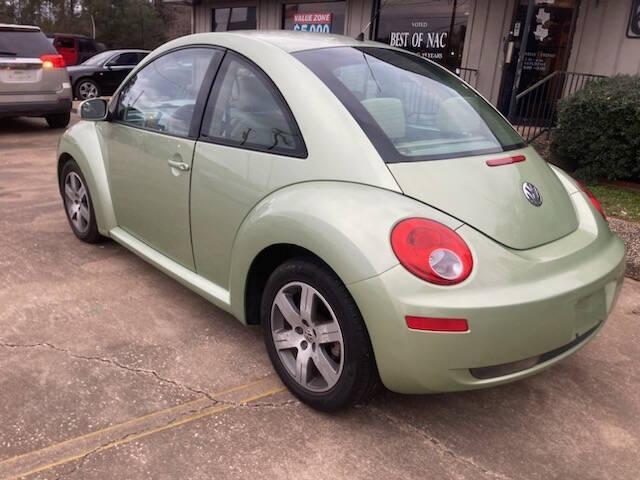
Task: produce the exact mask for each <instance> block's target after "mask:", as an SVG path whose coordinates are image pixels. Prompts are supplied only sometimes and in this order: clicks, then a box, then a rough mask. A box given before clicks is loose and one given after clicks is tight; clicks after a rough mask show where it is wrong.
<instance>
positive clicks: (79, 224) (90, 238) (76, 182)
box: [59, 160, 104, 243]
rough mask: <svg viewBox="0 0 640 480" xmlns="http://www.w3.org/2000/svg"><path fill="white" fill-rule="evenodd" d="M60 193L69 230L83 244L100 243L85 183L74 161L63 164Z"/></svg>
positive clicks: (100, 238)
mask: <svg viewBox="0 0 640 480" xmlns="http://www.w3.org/2000/svg"><path fill="white" fill-rule="evenodd" d="M59 181H60V191H61V192H62V199H63V202H64V210H65V212H66V214H67V220H68V221H69V226H70V227H71V230H72V231H73V233H74V234H75V236H76V237H78V238H79V239H80V240H82V241H83V242H87V243H100V242H102V241H103V240H104V237H103V236H102V235H100V233H99V232H98V224H97V222H96V215H95V212H94V210H93V203H92V202H91V194H90V192H89V189H88V188H87V182H86V181H85V179H84V176H83V175H82V172H81V171H80V167H78V164H77V163H76V162H75V161H74V160H69V161H67V163H65V164H64V166H63V167H62V170H61V172H60V179H59Z"/></svg>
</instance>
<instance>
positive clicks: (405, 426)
mask: <svg viewBox="0 0 640 480" xmlns="http://www.w3.org/2000/svg"><path fill="white" fill-rule="evenodd" d="M369 410H371V411H372V412H373V413H374V414H376V415H377V416H378V417H379V418H381V419H383V420H386V421H387V422H389V423H391V424H392V425H393V426H395V427H396V428H398V429H400V430H402V431H404V432H407V433H413V434H417V435H419V436H420V437H422V438H423V439H425V440H426V441H427V442H429V443H430V444H431V445H433V446H434V447H435V449H436V450H437V451H438V452H439V453H440V454H441V455H446V456H449V457H451V458H453V459H454V460H456V461H459V462H461V463H464V464H465V465H467V466H469V467H472V468H474V469H476V470H479V471H481V472H482V473H483V474H485V475H487V476H490V477H491V478H496V479H500V480H513V479H512V477H509V476H507V475H504V474H503V473H500V472H495V471H493V470H490V469H488V468H486V467H483V466H482V465H480V464H479V463H478V462H476V461H475V460H474V459H473V458H470V457H466V456H464V455H460V454H459V453H457V452H456V451H454V450H452V449H451V448H450V447H448V446H447V445H445V444H444V443H443V442H442V441H441V440H439V439H437V438H436V437H434V436H433V435H430V434H429V433H428V432H427V431H425V430H424V429H422V428H418V427H415V426H413V425H411V424H409V423H407V422H406V421H404V420H402V419H400V418H398V417H396V416H395V415H392V414H390V413H387V412H385V411H382V410H380V409H379V408H377V407H369Z"/></svg>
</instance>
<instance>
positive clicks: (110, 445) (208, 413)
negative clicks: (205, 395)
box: [14, 387, 286, 478]
mask: <svg viewBox="0 0 640 480" xmlns="http://www.w3.org/2000/svg"><path fill="white" fill-rule="evenodd" d="M285 390H286V388H284V387H278V388H273V389H271V390H267V391H266V392H262V393H259V394H257V395H253V396H251V397H248V398H244V399H242V400H240V401H239V402H238V403H237V404H235V403H234V404H227V405H219V406H214V407H211V408H207V409H205V410H203V411H201V412H199V413H197V414H194V415H190V416H187V417H183V418H181V419H179V420H176V421H175V422H172V423H169V424H168V425H163V426H161V427H156V428H151V429H149V430H144V431H142V432H140V433H137V434H134V435H130V436H128V437H126V438H123V439H121V440H115V441H113V442H111V443H108V444H106V445H102V446H100V447H98V448H90V449H86V450H85V451H83V452H81V453H78V454H76V455H72V456H69V457H66V458H62V459H60V460H57V461H55V462H52V463H49V464H47V465H42V466H40V467H37V468H34V469H33V470H30V471H28V472H24V473H21V474H20V475H19V476H18V477H14V478H23V477H27V476H29V475H33V474H34V473H39V472H42V471H44V470H49V469H51V468H54V467H58V466H60V465H64V464H65V463H69V462H73V461H74V460H79V459H81V458H82V457H84V456H85V455H87V454H89V453H98V452H103V451H105V450H109V449H111V448H114V447H117V446H119V445H124V444H127V443H130V442H133V441H135V440H139V439H141V438H144V437H147V436H149V435H153V434H154V433H159V432H163V431H164V430H169V429H171V428H175V427H179V426H181V425H184V424H185V423H190V422H193V421H195V420H199V419H201V418H204V417H210V416H212V415H215V414H216V413H221V412H224V411H225V410H229V409H231V408H235V407H237V406H239V405H245V404H248V403H250V402H253V401H255V400H259V399H261V398H264V397H268V396H270V395H274V394H276V393H279V392H283V391H285Z"/></svg>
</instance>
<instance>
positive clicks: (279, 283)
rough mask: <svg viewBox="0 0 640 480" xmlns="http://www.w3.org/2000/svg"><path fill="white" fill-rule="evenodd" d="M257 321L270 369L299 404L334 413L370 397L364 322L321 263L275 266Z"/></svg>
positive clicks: (373, 375)
mask: <svg viewBox="0 0 640 480" xmlns="http://www.w3.org/2000/svg"><path fill="white" fill-rule="evenodd" d="M261 316H262V324H263V328H264V335H265V343H266V346H267V351H268V353H269V357H270V358H271V361H272V362H273V365H274V368H275V370H276V371H277V372H278V375H279V376H280V378H281V379H282V381H283V382H284V383H285V384H286V385H287V387H289V389H290V390H291V392H292V393H293V394H294V395H295V396H297V397H298V398H299V399H300V400H301V401H303V402H304V403H306V404H308V405H310V406H312V407H314V408H317V409H319V410H324V411H335V410H339V409H341V408H345V407H347V406H349V405H353V404H356V403H361V402H364V401H366V400H367V399H368V398H369V397H370V396H371V395H372V394H373V392H374V391H375V388H376V386H377V385H378V383H379V380H378V373H377V369H376V365H375V360H374V357H373V350H372V348H371V342H370V340H369V335H368V333H367V330H366V328H365V325H364V321H363V320H362V317H361V315H360V312H359V311H358V308H357V306H356V304H355V302H354V301H353V299H352V298H351V295H350V294H349V292H348V291H347V289H346V287H345V286H344V284H343V283H342V282H341V281H340V279H339V278H338V277H337V276H336V275H335V273H333V272H332V271H331V270H330V269H329V268H328V267H326V266H325V265H323V264H322V263H321V262H318V261H314V260H312V259H304V258H302V259H294V260H290V261H287V262H286V263H284V264H282V265H281V266H279V267H278V268H277V269H276V270H275V271H274V272H273V273H272V274H271V276H270V277H269V280H268V281H267V285H266V288H265V291H264V294H263V297H262V308H261Z"/></svg>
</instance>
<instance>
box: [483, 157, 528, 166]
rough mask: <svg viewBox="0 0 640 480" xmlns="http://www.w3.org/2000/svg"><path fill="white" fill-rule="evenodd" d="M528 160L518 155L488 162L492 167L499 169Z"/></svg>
mask: <svg viewBox="0 0 640 480" xmlns="http://www.w3.org/2000/svg"><path fill="white" fill-rule="evenodd" d="M526 159H527V157H525V156H524V155H516V156H515V157H507V158H496V159H495V160H487V162H486V163H487V165H489V166H490V167H499V166H501V165H511V164H512V163H519V162H524V161H525V160H526Z"/></svg>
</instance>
